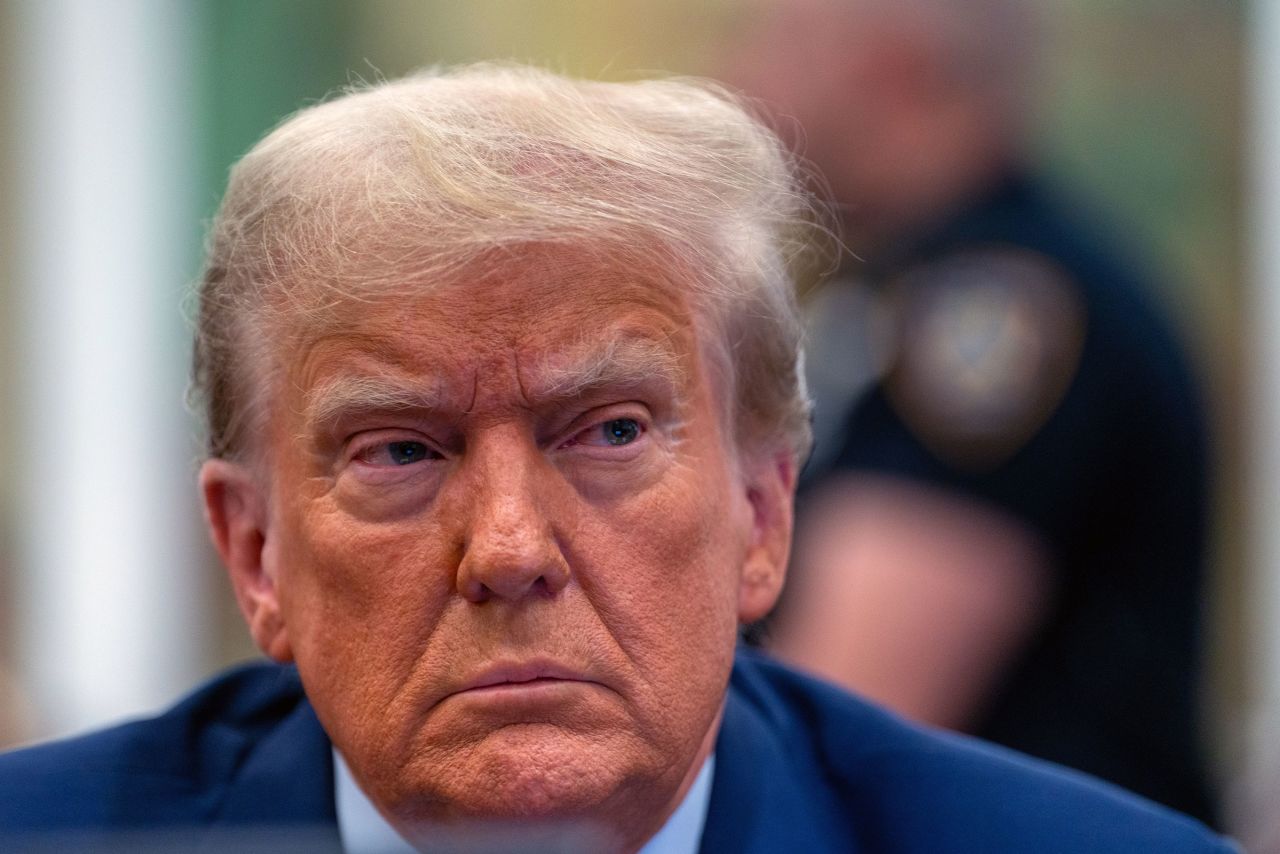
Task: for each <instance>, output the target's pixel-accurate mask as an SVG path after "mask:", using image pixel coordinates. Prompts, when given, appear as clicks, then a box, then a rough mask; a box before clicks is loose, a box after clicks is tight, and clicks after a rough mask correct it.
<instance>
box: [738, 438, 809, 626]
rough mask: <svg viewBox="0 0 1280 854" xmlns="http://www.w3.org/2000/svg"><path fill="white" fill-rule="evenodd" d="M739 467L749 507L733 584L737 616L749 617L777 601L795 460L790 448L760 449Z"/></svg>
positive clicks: (788, 541)
mask: <svg viewBox="0 0 1280 854" xmlns="http://www.w3.org/2000/svg"><path fill="white" fill-rule="evenodd" d="M747 465H748V468H747V470H746V471H745V472H744V474H745V481H746V488H747V501H748V503H749V505H750V507H751V516H752V528H751V542H750V545H749V546H748V548H747V555H746V560H745V561H744V563H743V568H742V577H741V579H740V580H739V586H738V619H739V621H741V622H743V623H751V622H755V621H756V620H759V619H760V618H761V617H763V616H764V615H765V614H768V613H769V611H770V610H772V609H773V606H774V604H775V603H777V601H778V595H779V594H780V593H781V592H782V583H783V582H784V581H785V580H786V577H787V559H788V557H789V555H790V553H791V527H792V521H793V513H794V507H793V500H794V498H795V490H796V463H795V459H794V455H793V454H791V452H790V451H781V452H776V453H774V454H772V455H762V456H761V457H760V458H759V459H758V460H755V461H750V462H748V463H747Z"/></svg>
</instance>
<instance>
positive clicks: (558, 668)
mask: <svg viewBox="0 0 1280 854" xmlns="http://www.w3.org/2000/svg"><path fill="white" fill-rule="evenodd" d="M539 681H548V682H550V681H558V682H587V683H593V684H596V680H595V679H592V678H591V677H590V676H589V675H587V674H586V673H584V672H583V671H581V670H579V669H577V668H574V667H569V666H566V665H563V664H560V663H558V662H555V661H549V660H543V659H535V660H531V661H523V662H501V663H498V664H495V665H493V666H492V667H486V668H484V669H483V670H481V671H480V672H479V673H477V674H476V675H474V676H472V677H470V678H469V679H467V680H465V681H464V682H463V683H462V685H461V687H459V688H458V689H457V690H455V691H454V692H453V693H455V694H462V693H465V692H467V691H479V690H483V689H485V688H498V687H502V686H506V685H514V686H518V685H525V684H529V683H532V682H539Z"/></svg>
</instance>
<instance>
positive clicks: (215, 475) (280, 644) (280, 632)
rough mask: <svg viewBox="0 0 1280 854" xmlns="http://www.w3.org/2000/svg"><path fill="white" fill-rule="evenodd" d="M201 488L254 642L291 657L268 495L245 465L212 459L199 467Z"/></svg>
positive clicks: (272, 653)
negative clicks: (273, 554) (271, 538)
mask: <svg viewBox="0 0 1280 854" xmlns="http://www.w3.org/2000/svg"><path fill="white" fill-rule="evenodd" d="M200 493H201V496H202V497H203V499H204V516H205V524H206V525H207V526H208V528H209V536H210V537H211V538H212V540H213V545H214V548H216V549H217V550H218V555H219V556H220V557H221V558H222V563H223V565H224V566H225V567H226V568H227V574H228V576H229V577H230V579H231V586H232V588H233V589H234V591H235V595H236V602H237V603H238V604H239V606H240V612H241V613H242V614H243V615H244V618H245V622H247V623H248V624H249V632H250V634H251V635H253V640H254V642H255V643H256V644H257V645H258V648H259V649H261V650H262V651H263V652H264V653H266V654H267V655H268V656H269V657H271V658H273V659H275V660H276V661H280V662H287V661H292V660H293V650H292V648H291V647H290V645H289V639H288V633H287V631H286V630H285V624H284V619H283V616H282V614H281V610H280V599H279V596H278V591H277V589H276V572H275V567H273V566H271V558H270V554H271V552H270V550H269V549H268V547H267V546H268V531H267V528H268V514H267V500H266V496H265V495H264V494H263V490H262V488H261V486H260V485H259V484H258V482H257V480H256V479H255V478H254V477H253V476H252V474H251V473H250V472H249V471H248V469H247V468H246V467H245V466H243V465H240V464H238V463H233V462H230V461H228V460H208V461H206V462H205V463H204V465H203V466H201V468H200Z"/></svg>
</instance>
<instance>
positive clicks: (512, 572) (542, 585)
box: [457, 436, 570, 604]
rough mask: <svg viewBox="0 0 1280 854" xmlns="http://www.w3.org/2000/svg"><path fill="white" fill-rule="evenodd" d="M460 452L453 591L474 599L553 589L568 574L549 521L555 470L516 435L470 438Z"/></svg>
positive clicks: (554, 505) (518, 596)
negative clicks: (464, 472)
mask: <svg viewBox="0 0 1280 854" xmlns="http://www.w3.org/2000/svg"><path fill="white" fill-rule="evenodd" d="M467 456H468V459H467V461H466V463H465V465H466V466H467V468H468V469H470V471H469V472H468V475H469V476H467V477H466V478H464V483H463V484H461V486H462V488H463V490H464V491H465V492H466V497H465V498H464V501H465V502H466V503H467V507H466V509H465V519H466V528H465V531H464V534H463V538H464V541H463V549H462V559H461V560H460V561H459V563H458V572H457V585H458V592H459V593H460V594H461V595H462V596H463V597H464V598H466V599H467V600H468V601H470V602H474V603H477V604H478V603H481V602H485V601H488V600H490V599H495V598H496V599H502V600H508V601H518V600H520V599H523V598H525V597H529V596H554V595H555V594H556V593H559V592H560V591H561V590H563V589H564V587H565V585H566V584H568V583H569V576H570V572H569V565H568V562H567V560H566V559H565V556H564V553H563V551H562V550H561V548H560V544H559V542H558V541H557V536H556V531H555V527H554V525H553V522H552V518H553V516H554V515H555V512H556V509H557V499H556V497H555V494H554V493H555V490H554V489H553V488H552V481H553V480H554V478H555V477H556V472H555V469H554V468H553V467H552V466H550V465H549V464H548V462H547V461H546V460H545V459H544V458H543V457H542V455H541V452H540V451H539V450H538V449H537V448H536V447H535V446H534V445H533V443H532V442H528V441H524V442H522V441H521V439H520V438H517V437H515V436H506V437H502V438H498V439H497V440H496V441H492V442H484V443H477V444H476V445H475V446H473V447H472V448H470V449H469V453H468V455H467Z"/></svg>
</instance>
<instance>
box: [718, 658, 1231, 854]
mask: <svg viewBox="0 0 1280 854" xmlns="http://www.w3.org/2000/svg"><path fill="white" fill-rule="evenodd" d="M732 684H733V688H734V690H735V691H736V692H737V693H738V694H739V695H740V696H741V697H742V698H743V699H745V700H746V702H748V703H749V704H751V705H752V706H753V707H754V708H755V709H756V710H757V712H758V713H759V714H760V715H762V716H763V717H764V718H765V719H766V720H767V721H768V722H769V723H770V725H771V728H773V729H775V730H780V731H782V732H786V733H788V734H789V735H788V736H787V738H789V739H790V740H791V742H792V743H791V745H790V749H791V750H793V751H796V752H807V753H809V754H811V755H812V756H813V757H814V761H815V762H816V764H818V765H819V766H820V767H821V768H822V769H823V771H824V773H825V777H826V783H827V785H828V786H829V787H830V788H831V789H833V790H834V793H835V796H836V798H837V799H838V800H839V801H840V802H841V804H842V808H843V809H844V810H846V812H847V814H848V815H849V816H851V817H852V821H853V822H854V823H855V824H856V825H857V828H856V831H857V835H858V837H859V838H860V839H861V840H863V841H864V842H865V844H866V846H867V848H868V849H869V850H876V851H881V850H883V851H902V852H915V851H920V852H924V851H940V850H948V851H949V850H971V849H972V850H987V851H1023V850H1035V851H1041V852H1063V854H1066V852H1075V851H1091V852H1099V854H1105V853H1106V852H1116V854H1119V852H1132V851H1161V852H1187V854H1191V852H1225V851H1230V850H1232V849H1231V848H1230V846H1229V845H1228V844H1227V843H1226V842H1224V841H1223V840H1221V839H1219V838H1218V837H1217V836H1215V835H1214V834H1213V833H1212V832H1211V831H1209V830H1208V829H1207V828H1205V827H1204V826H1203V825H1201V824H1200V823H1198V822H1196V821H1194V820H1193V819H1190V818H1188V817H1186V816H1183V815H1180V814H1178V813H1175V812H1172V811H1170V810H1167V809H1165V808H1163V807H1160V806H1158V805H1156V804H1154V803H1151V802H1149V801H1147V800H1145V799H1142V798H1139V797H1138V796H1136V795H1132V794H1130V793H1128V792H1125V791H1123V790H1121V789H1119V788H1117V787H1115V786H1112V785H1110V784H1107V783H1103V782H1102V781H1099V780H1095V779H1093V778H1091V777H1088V776H1087V775H1084V774H1080V773H1078V772H1074V771H1070V770H1068V769H1065V768H1061V767H1058V766H1056V765H1052V764H1050V763H1046V762H1041V761H1039V760H1035V759H1031V758H1030V757H1026V756H1023V755H1021V754H1018V753H1015V752H1013V751H1009V750H1006V749H1004V748H1000V747H997V746H995V745H990V744H987V743H985V742H981V741H978V740H976V739H972V738H969V737H966V736H960V735H955V734H952V733H944V732H940V731H935V730H932V729H929V728H925V727H921V726H917V725H914V724H911V723H908V722H906V721H904V720H902V719H900V718H898V717H896V716H894V715H892V714H890V713H888V712H886V711H884V710H881V709H879V708H876V707H874V706H872V705H871V704H869V703H866V702H864V701H862V700H859V699H858V698H856V697H854V696H852V695H850V694H848V693H846V692H844V691H842V690H840V689H838V688H836V687H834V686H832V685H828V684H826V683H824V682H821V681H819V680H817V679H813V678H810V677H807V676H804V675H802V674H800V673H797V672H795V671H793V670H790V669H789V668H786V667H784V666H782V665H780V664H778V663H776V662H772V661H769V660H768V659H766V658H764V657H763V656H760V655H757V654H751V653H745V654H740V655H739V659H738V661H737V663H736V664H735V667H734V674H733V682H732Z"/></svg>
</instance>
